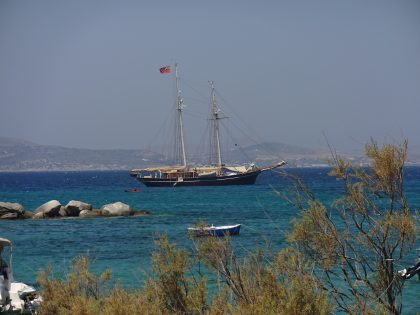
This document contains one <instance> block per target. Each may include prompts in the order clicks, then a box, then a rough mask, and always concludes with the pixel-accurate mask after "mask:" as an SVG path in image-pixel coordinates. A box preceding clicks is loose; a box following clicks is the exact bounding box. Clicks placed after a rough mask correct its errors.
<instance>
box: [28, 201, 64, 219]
mask: <svg viewBox="0 0 420 315" xmlns="http://www.w3.org/2000/svg"><path fill="white" fill-rule="evenodd" d="M60 209H61V203H60V202H59V201H58V200H50V201H48V202H46V203H44V204H43V205H41V206H40V207H38V208H37V209H36V210H35V211H34V213H35V215H37V214H38V213H42V214H43V215H44V217H49V218H51V217H56V216H58V213H59V211H60Z"/></svg>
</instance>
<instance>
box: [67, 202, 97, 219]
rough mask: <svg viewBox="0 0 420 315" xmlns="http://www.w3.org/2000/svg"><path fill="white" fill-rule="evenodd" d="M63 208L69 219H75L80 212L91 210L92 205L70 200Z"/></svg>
mask: <svg viewBox="0 0 420 315" xmlns="http://www.w3.org/2000/svg"><path fill="white" fill-rule="evenodd" d="M65 208H66V212H67V215H68V216H69V217H77V216H78V215H79V213H80V211H82V210H92V205H91V204H89V203H85V202H82V201H78V200H70V201H69V203H68V204H67V205H66V207H65Z"/></svg>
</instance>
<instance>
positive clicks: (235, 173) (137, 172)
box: [130, 64, 286, 187]
mask: <svg viewBox="0 0 420 315" xmlns="http://www.w3.org/2000/svg"><path fill="white" fill-rule="evenodd" d="M169 69H170V68H169V67H164V68H161V69H160V71H161V73H168V72H170V70H169ZM175 85H176V94H177V95H176V103H175V106H176V113H177V117H176V118H177V119H176V123H177V128H176V130H177V132H176V133H175V137H176V143H179V150H178V155H179V157H177V158H178V160H179V161H181V164H180V165H173V166H160V167H149V168H144V169H133V170H131V173H130V175H131V176H133V177H135V178H136V179H137V180H139V181H140V182H142V183H143V184H145V185H146V186H148V187H175V186H219V185H251V184H254V183H255V180H256V179H257V176H258V175H259V174H260V173H261V172H264V171H267V170H272V169H275V168H277V167H280V166H283V165H285V164H286V162H284V161H280V162H279V163H277V164H275V165H271V166H267V167H263V168H260V167H257V166H255V164H253V163H252V164H249V165H247V166H234V165H226V164H224V163H223V161H222V152H221V147H220V132H219V120H220V119H222V118H223V117H221V115H220V113H221V110H220V108H219V106H218V103H217V101H216V93H215V88H214V84H213V82H211V117H210V118H209V119H210V121H211V134H212V141H211V143H212V145H213V150H214V152H215V153H216V161H215V163H214V164H213V165H208V166H191V165H189V163H188V160H187V154H186V150H185V140H184V121H183V110H184V104H183V99H182V97H181V90H180V86H179V76H178V66H177V64H175Z"/></svg>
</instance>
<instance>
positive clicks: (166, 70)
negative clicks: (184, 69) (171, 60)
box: [159, 66, 171, 73]
mask: <svg viewBox="0 0 420 315" xmlns="http://www.w3.org/2000/svg"><path fill="white" fill-rule="evenodd" d="M159 72H160V73H171V67H170V66H165V67H162V68H160V69H159Z"/></svg>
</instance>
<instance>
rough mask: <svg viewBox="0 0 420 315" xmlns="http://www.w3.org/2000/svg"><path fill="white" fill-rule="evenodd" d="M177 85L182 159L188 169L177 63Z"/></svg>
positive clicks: (177, 108) (183, 164)
mask: <svg viewBox="0 0 420 315" xmlns="http://www.w3.org/2000/svg"><path fill="white" fill-rule="evenodd" d="M175 84H176V110H177V113H178V124H179V135H178V136H179V140H180V141H181V158H182V166H184V167H187V156H186V153H185V143H184V124H183V120H182V111H183V109H184V107H185V105H184V101H183V99H182V96H181V90H180V88H179V77H178V64H177V63H175Z"/></svg>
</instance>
